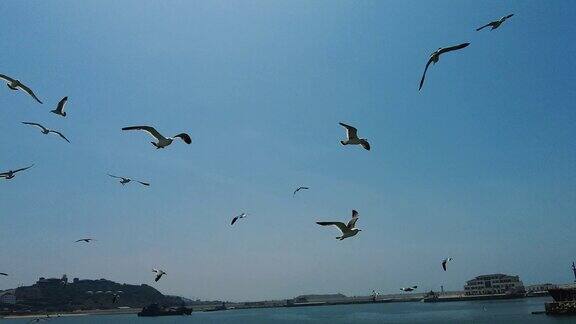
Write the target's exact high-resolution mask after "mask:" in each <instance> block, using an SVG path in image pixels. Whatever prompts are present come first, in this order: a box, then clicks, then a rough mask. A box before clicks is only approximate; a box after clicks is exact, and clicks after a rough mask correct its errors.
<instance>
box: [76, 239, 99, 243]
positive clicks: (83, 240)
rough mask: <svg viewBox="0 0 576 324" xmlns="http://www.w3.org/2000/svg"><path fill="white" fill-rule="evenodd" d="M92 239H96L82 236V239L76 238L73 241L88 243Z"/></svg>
mask: <svg viewBox="0 0 576 324" xmlns="http://www.w3.org/2000/svg"><path fill="white" fill-rule="evenodd" d="M92 241H96V240H95V239H93V238H83V239H79V240H76V242H74V243H78V242H86V243H90V242H92Z"/></svg>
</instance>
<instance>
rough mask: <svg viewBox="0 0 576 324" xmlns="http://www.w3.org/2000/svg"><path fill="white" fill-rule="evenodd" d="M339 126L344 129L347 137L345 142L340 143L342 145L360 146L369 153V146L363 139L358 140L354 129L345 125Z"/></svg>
mask: <svg viewBox="0 0 576 324" xmlns="http://www.w3.org/2000/svg"><path fill="white" fill-rule="evenodd" d="M339 124H340V126H342V127H344V128H346V136H347V137H348V138H347V139H346V140H345V141H340V143H342V145H358V144H360V145H362V147H363V148H365V149H366V150H368V151H370V144H369V143H368V141H367V140H366V139H365V138H358V130H357V129H356V128H355V127H352V126H350V125H346V124H344V123H339Z"/></svg>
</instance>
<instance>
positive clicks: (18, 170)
mask: <svg viewBox="0 0 576 324" xmlns="http://www.w3.org/2000/svg"><path fill="white" fill-rule="evenodd" d="M33 166H34V164H32V165H30V166H27V167H25V168H20V169H16V170H14V171H12V172H14V173H16V172H20V171H24V170H28V169H30V168H31V167H33Z"/></svg>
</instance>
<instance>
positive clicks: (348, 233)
mask: <svg viewBox="0 0 576 324" xmlns="http://www.w3.org/2000/svg"><path fill="white" fill-rule="evenodd" d="M357 220H358V212H357V211H356V210H352V219H351V220H350V221H349V222H348V224H344V223H342V222H316V224H318V225H322V226H328V225H334V226H336V227H338V229H339V230H340V232H342V235H341V236H337V237H336V239H338V240H340V241H342V240H343V239H345V238H348V237H352V236H354V235H356V234H358V232H360V231H361V229H357V228H356V227H354V226H355V225H356V221H357Z"/></svg>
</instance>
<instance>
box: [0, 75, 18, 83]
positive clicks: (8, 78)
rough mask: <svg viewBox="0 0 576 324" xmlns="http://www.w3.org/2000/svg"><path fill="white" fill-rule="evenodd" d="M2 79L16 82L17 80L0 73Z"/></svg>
mask: <svg viewBox="0 0 576 324" xmlns="http://www.w3.org/2000/svg"><path fill="white" fill-rule="evenodd" d="M0 79H2V80H4V81H7V82H14V81H16V80H15V79H12V78H11V77H9V76H7V75H4V74H0Z"/></svg>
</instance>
